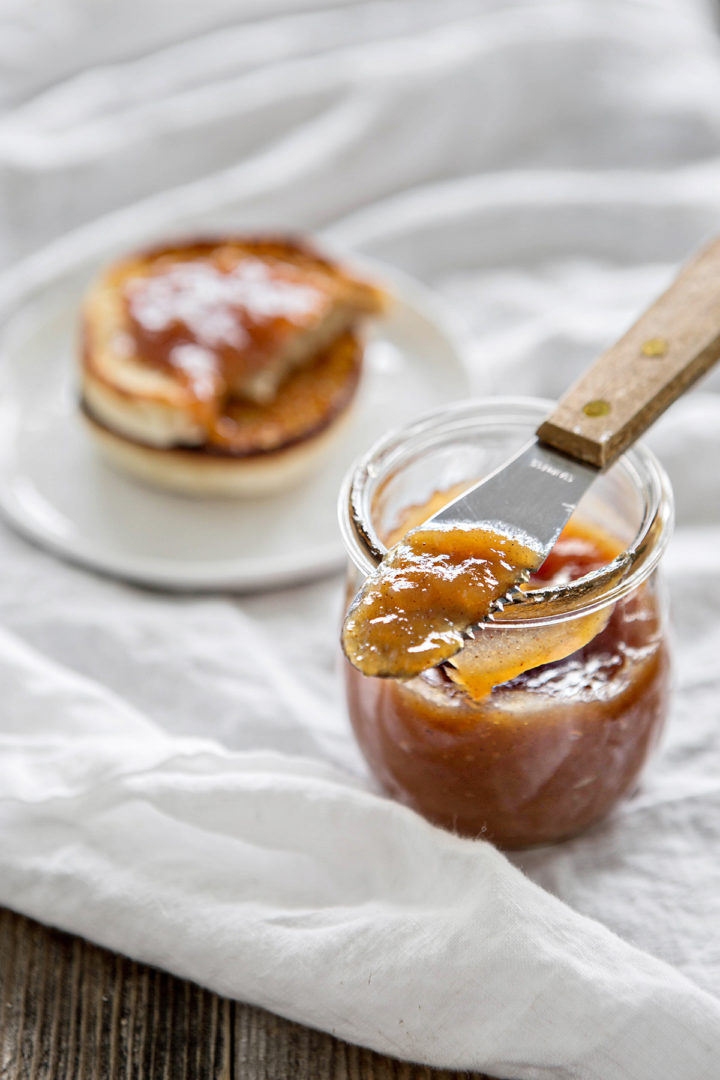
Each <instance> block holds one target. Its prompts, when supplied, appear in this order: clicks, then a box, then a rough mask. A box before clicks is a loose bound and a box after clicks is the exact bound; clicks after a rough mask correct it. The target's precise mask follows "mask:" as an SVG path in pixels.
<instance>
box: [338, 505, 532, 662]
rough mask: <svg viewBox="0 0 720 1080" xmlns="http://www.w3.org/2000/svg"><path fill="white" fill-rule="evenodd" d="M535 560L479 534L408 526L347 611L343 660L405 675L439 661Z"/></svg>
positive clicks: (513, 544)
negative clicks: (344, 657) (344, 656)
mask: <svg viewBox="0 0 720 1080" xmlns="http://www.w3.org/2000/svg"><path fill="white" fill-rule="evenodd" d="M537 561H538V560H537V555H536V553H535V552H533V551H532V550H530V549H529V548H527V547H525V546H524V545H522V544H520V543H518V542H517V541H515V540H512V539H510V538H509V537H507V536H500V535H498V534H497V533H492V532H488V531H487V530H485V529H478V528H473V527H472V526H467V527H463V526H452V527H448V528H442V527H438V526H434V527H432V528H423V527H422V526H419V527H418V528H415V529H412V530H411V531H410V532H409V533H407V535H406V536H405V537H404V538H403V539H402V540H400V541H399V542H398V543H397V544H396V545H395V547H393V548H392V549H391V550H390V552H389V553H388V555H387V556H386V557H385V558H384V559H383V561H382V563H381V565H380V566H379V567H378V569H377V571H376V572H375V574H373V575H372V576H371V577H369V578H368V579H367V581H366V582H365V583H364V585H363V589H362V593H361V595H360V597H359V599H358V601H357V603H356V604H355V605H354V606H353V607H352V608H351V609H350V611H349V613H348V615H347V617H346V619H345V625H344V627H343V638H342V640H343V647H344V649H345V655H346V656H347V657H348V659H349V660H350V661H351V663H352V664H354V665H355V667H357V668H358V669H359V670H360V671H362V672H363V674H365V675H394V676H398V677H402V678H408V677H409V676H411V675H417V674H419V673H420V672H421V671H424V670H425V669H426V668H428V667H433V666H434V665H435V664H439V663H442V661H444V660H447V659H448V658H449V657H451V656H453V655H454V654H455V653H456V652H457V651H458V649H460V648H461V647H462V645H463V642H464V637H463V632H464V631H465V630H466V629H467V628H468V627H469V626H472V625H473V624H474V623H477V622H478V621H479V620H480V619H483V618H485V616H486V615H487V614H488V612H489V610H490V607H491V605H492V604H493V602H494V601H495V600H497V599H499V598H500V597H502V596H504V595H505V594H506V593H507V592H508V590H509V589H510V588H511V587H512V586H513V585H515V584H517V582H518V581H519V580H521V578H522V576H523V574H524V573H525V572H527V571H528V570H529V569H530V568H531V567H532V566H533V565H535V564H536V563H537Z"/></svg>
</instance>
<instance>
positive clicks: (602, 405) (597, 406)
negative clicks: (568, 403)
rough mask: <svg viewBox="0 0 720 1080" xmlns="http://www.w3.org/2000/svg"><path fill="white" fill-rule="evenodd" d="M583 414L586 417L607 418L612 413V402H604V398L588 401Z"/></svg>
mask: <svg viewBox="0 0 720 1080" xmlns="http://www.w3.org/2000/svg"><path fill="white" fill-rule="evenodd" d="M583 412H584V413H585V415H586V416H607V414H608V413H609V412H610V402H609V401H603V399H602V398H597V399H596V400H595V401H588V403H587V405H583Z"/></svg>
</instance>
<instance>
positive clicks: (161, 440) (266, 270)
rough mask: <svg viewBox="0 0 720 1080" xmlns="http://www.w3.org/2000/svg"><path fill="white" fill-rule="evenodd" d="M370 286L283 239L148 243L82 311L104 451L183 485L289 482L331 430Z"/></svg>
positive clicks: (95, 425)
mask: <svg viewBox="0 0 720 1080" xmlns="http://www.w3.org/2000/svg"><path fill="white" fill-rule="evenodd" d="M384 306H385V296H384V294H383V292H382V291H381V290H380V289H379V288H378V287H377V286H376V285H374V284H373V283H372V282H369V281H366V280H364V279H362V278H360V277H358V276H356V275H355V274H353V273H351V272H350V271H349V270H348V269H346V268H345V267H343V266H341V265H340V264H339V263H337V262H335V261H333V260H331V259H329V258H327V257H325V256H324V255H322V254H320V253H319V252H317V251H316V250H315V249H314V248H313V247H312V246H311V245H310V244H308V243H307V242H304V241H298V240H295V239H292V238H274V237H270V238H264V237H248V238H218V239H214V240H198V241H189V242H186V243H182V244H176V245H173V246H164V247H157V248H154V249H151V250H148V251H145V252H140V253H138V254H135V255H130V256H127V257H125V258H123V259H121V260H119V261H118V262H116V263H114V264H113V265H111V266H110V267H108V268H107V269H106V271H105V272H104V273H103V274H102V275H101V277H100V278H99V279H98V281H97V282H96V283H95V284H94V285H93V287H92V288H91V290H90V292H89V294H88V296H87V298H86V301H85V304H84V308H83V319H82V350H81V382H82V411H83V414H84V417H85V419H86V421H87V424H88V427H89V430H90V431H91V433H92V435H93V436H94V437H95V439H96V441H97V443H98V445H99V447H100V449H101V450H102V451H103V452H104V454H105V455H106V456H107V457H108V458H109V459H110V461H111V462H112V463H113V464H115V465H117V466H119V467H120V468H123V469H125V470H126V471H128V472H130V473H132V474H133V475H135V476H137V477H138V478H140V479H143V480H146V481H148V482H151V483H153V484H156V485H160V486H164V487H168V488H171V489H174V490H178V491H184V492H187V493H192V494H228V495H242V494H257V493H263V492H266V491H275V490H278V489H279V488H282V487H286V486H288V485H290V484H292V483H294V482H296V481H297V480H299V479H300V478H301V477H302V476H303V475H304V474H305V473H306V472H307V471H308V470H309V469H310V468H311V467H312V466H313V465H314V464H315V463H316V461H318V460H319V459H320V458H321V457H322V455H323V454H324V452H325V450H326V448H327V446H328V443H329V442H330V441H332V439H333V437H334V435H335V434H336V433H337V431H338V430H339V429H340V428H341V426H342V421H343V420H344V419H345V418H346V416H347V415H348V412H349V409H350V406H351V404H352V401H353V398H354V397H355V393H356V390H357V386H358V383H359V380H360V374H361V368H362V340H361V334H362V327H363V324H364V323H365V322H366V321H367V319H368V318H370V317H372V316H377V315H379V314H380V313H381V312H382V311H383V309H384Z"/></svg>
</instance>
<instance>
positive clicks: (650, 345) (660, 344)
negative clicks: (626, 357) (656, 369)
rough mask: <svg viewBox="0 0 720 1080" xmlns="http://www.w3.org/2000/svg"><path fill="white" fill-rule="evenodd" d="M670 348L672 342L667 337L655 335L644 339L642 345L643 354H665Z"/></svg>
mask: <svg viewBox="0 0 720 1080" xmlns="http://www.w3.org/2000/svg"><path fill="white" fill-rule="evenodd" d="M669 348H670V342H669V341H667V339H666V338H662V337H654V338H649V339H648V340H647V341H644V342H643V344H642V345H641V346H640V352H641V353H642V354H643V356H665V354H666V352H667V351H668V349H669Z"/></svg>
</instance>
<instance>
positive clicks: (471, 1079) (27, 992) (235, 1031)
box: [0, 909, 482, 1080]
mask: <svg viewBox="0 0 720 1080" xmlns="http://www.w3.org/2000/svg"><path fill="white" fill-rule="evenodd" d="M309 989H310V988H309ZM461 1077H463V1078H465V1080H482V1078H481V1077H480V1076H479V1075H478V1074H477V1073H472V1074H471V1073H465V1072H462V1073H460V1072H446V1071H443V1070H436V1069H429V1068H427V1067H426V1066H423V1065H408V1064H405V1063H403V1062H399V1061H394V1060H391V1059H390V1058H386V1057H383V1056H382V1055H380V1054H374V1053H372V1051H370V1050H361V1049H359V1048H358V1047H355V1046H349V1045H348V1044H347V1043H343V1042H340V1041H339V1040H338V1039H334V1038H332V1036H330V1035H325V1034H323V1033H321V1032H319V1031H312V1030H310V1029H309V1028H305V1027H302V1025H300V1024H293V1023H291V1022H290V1021H288V1020H282V1019H280V1018H279V1017H277V1016H273V1015H272V1014H271V1013H268V1012H265V1011H264V1010H263V1009H256V1008H253V1007H252V1006H249V1005H242V1004H240V1003H239V1002H235V1001H229V1000H227V999H226V998H221V997H218V996H217V994H212V993H210V991H208V990H203V989H201V987H199V986H196V985H195V984H194V983H190V982H185V981H183V980H182V979H176V978H174V977H173V976H172V975H168V974H167V973H165V972H163V971H158V970H157V969H156V968H151V967H147V966H146V965H144V964H137V963H135V962H134V961H132V960H128V959H126V958H125V957H122V956H116V955H114V954H113V953H110V952H107V951H106V950H105V949H99V948H97V947H96V946H94V945H90V944H88V942H86V941H83V940H82V939H80V938H76V937H72V936H70V935H69V934H63V933H60V932H59V931H57V930H50V929H48V928H47V927H45V926H41V925H40V924H39V923H36V922H32V921H31V920H30V919H26V918H24V917H22V916H20V915H16V914H14V913H13V912H10V911H4V910H2V909H0V1080H115V1078H118V1080H119V1078H122V1080H460V1078H461Z"/></svg>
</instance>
